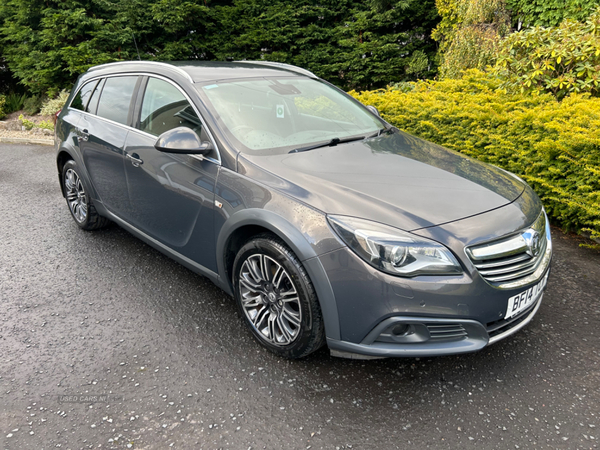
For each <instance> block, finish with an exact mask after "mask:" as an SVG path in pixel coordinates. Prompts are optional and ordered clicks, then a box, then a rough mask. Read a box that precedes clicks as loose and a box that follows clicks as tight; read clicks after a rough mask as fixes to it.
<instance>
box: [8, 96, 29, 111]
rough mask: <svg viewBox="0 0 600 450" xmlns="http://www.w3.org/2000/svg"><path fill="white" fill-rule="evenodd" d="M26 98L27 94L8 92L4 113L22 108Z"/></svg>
mask: <svg viewBox="0 0 600 450" xmlns="http://www.w3.org/2000/svg"><path fill="white" fill-rule="evenodd" d="M26 98H27V95H26V94H17V93H16V92H11V93H10V94H8V95H7V96H6V103H5V105H4V113H5V114H10V113H13V112H15V111H19V110H21V109H22V108H23V103H24V102H25V99H26Z"/></svg>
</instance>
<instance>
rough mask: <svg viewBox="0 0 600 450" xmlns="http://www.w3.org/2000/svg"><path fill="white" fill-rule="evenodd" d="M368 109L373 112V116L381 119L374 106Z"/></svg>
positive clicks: (369, 106) (368, 106)
mask: <svg viewBox="0 0 600 450" xmlns="http://www.w3.org/2000/svg"><path fill="white" fill-rule="evenodd" d="M367 109H368V110H369V111H371V112H372V113H373V114H375V115H376V116H377V117H381V116H380V115H379V111H377V108H375V107H374V106H373V105H367Z"/></svg>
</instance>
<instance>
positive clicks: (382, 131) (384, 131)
mask: <svg viewBox="0 0 600 450" xmlns="http://www.w3.org/2000/svg"><path fill="white" fill-rule="evenodd" d="M390 131H394V127H393V126H391V125H387V124H386V125H385V127H383V128H380V129H379V130H378V131H376V132H375V133H373V134H371V135H369V136H367V139H371V138H374V137H379V136H381V135H382V134H383V133H389V132H390Z"/></svg>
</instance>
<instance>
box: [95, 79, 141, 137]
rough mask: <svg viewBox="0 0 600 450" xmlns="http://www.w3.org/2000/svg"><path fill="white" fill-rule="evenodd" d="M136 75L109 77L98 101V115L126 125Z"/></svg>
mask: <svg viewBox="0 0 600 450" xmlns="http://www.w3.org/2000/svg"><path fill="white" fill-rule="evenodd" d="M137 79H138V77H137V76H135V77H109V78H107V79H106V81H105V82H104V88H103V89H102V95H101V96H100V101H99V102H98V112H97V113H96V114H97V115H98V116H100V117H104V118H105V119H109V120H112V121H114V122H117V123H122V124H123V125H127V117H128V115H129V106H130V103H131V97H132V96H133V90H134V88H135V84H136V83H137Z"/></svg>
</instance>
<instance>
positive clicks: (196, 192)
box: [124, 77, 219, 271]
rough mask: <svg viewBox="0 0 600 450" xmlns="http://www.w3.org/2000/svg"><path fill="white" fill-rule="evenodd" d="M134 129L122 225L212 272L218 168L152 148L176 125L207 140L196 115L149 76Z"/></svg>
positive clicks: (168, 88) (128, 154) (176, 90)
mask: <svg viewBox="0 0 600 450" xmlns="http://www.w3.org/2000/svg"><path fill="white" fill-rule="evenodd" d="M135 125H136V128H137V129H138V131H131V132H130V133H129V135H128V137H127V142H126V144H125V149H124V155H125V174H126V177H127V188H128V192H129V201H130V208H129V210H128V211H127V213H126V214H125V217H124V218H125V220H127V221H128V222H130V223H131V224H132V225H134V226H135V227H136V228H138V229H140V230H141V231H143V232H144V233H146V234H148V235H149V236H151V237H153V238H154V239H157V240H158V241H160V242H161V243H163V244H165V245H167V246H168V247H170V248H172V249H173V250H175V251H176V252H178V253H180V254H182V255H184V256H186V257H188V258H190V259H192V260H193V261H195V262H197V263H199V264H201V265H202V266H204V267H206V268H208V269H210V270H213V271H216V270H217V267H216V258H215V242H214V224H213V220H214V217H213V216H214V209H213V208H214V200H215V194H214V186H215V182H216V178H217V173H218V169H219V165H218V163H217V162H216V161H215V160H213V159H211V158H201V157H196V156H193V155H185V154H172V153H164V152H160V151H158V150H156V149H155V148H154V143H155V142H156V139H157V137H158V136H159V135H160V134H162V133H164V132H165V131H168V130H170V129H173V128H176V127H181V126H184V127H188V128H191V129H193V130H194V131H195V132H196V133H197V134H198V135H199V136H200V137H201V139H202V140H208V139H209V138H208V135H207V134H206V131H205V130H204V129H203V125H202V122H201V121H200V119H199V117H198V115H197V113H196V111H195V110H194V109H193V107H192V106H191V105H190V103H189V101H188V100H187V98H186V97H185V96H184V95H183V94H182V92H181V91H180V90H179V88H177V87H176V86H174V85H173V84H171V83H169V82H167V81H164V80H162V79H158V78H153V77H150V78H148V80H147V84H146V87H145V90H144V93H143V97H142V101H141V105H140V117H139V120H137V121H136V123H135Z"/></svg>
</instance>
